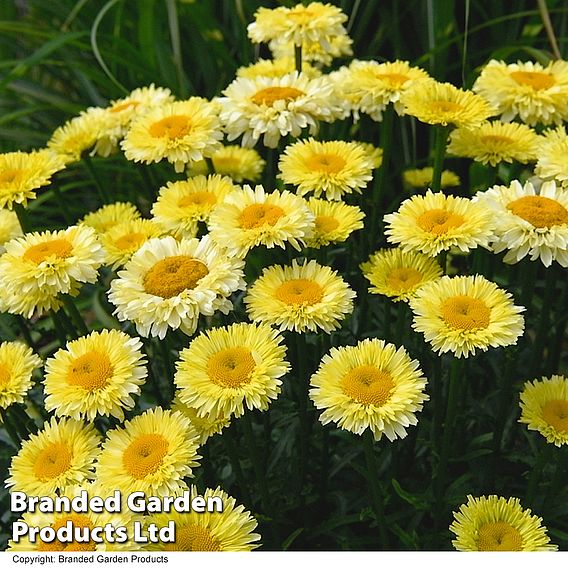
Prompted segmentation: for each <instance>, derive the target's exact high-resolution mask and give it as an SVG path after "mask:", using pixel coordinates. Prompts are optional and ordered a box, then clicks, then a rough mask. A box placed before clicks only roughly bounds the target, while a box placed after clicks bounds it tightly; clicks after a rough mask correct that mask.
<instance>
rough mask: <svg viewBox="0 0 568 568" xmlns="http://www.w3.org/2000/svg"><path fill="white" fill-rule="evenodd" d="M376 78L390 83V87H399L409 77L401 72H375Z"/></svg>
mask: <svg viewBox="0 0 568 568" xmlns="http://www.w3.org/2000/svg"><path fill="white" fill-rule="evenodd" d="M376 77H377V79H381V80H383V81H386V82H387V83H390V84H391V86H392V87H394V88H395V89H396V88H400V87H402V85H404V83H406V81H408V79H409V77H407V76H406V75H403V74H402V73H377V75H376Z"/></svg>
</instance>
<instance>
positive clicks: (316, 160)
mask: <svg viewBox="0 0 568 568" xmlns="http://www.w3.org/2000/svg"><path fill="white" fill-rule="evenodd" d="M278 167H279V169H280V174H278V177H279V178H280V179H281V180H282V181H284V183H288V184H291V185H295V186H296V191H297V193H298V194H299V195H306V194H307V193H310V192H312V191H313V192H314V196H315V197H319V196H320V195H322V194H325V197H326V198H327V199H334V200H340V199H341V198H342V197H343V196H344V195H345V194H349V193H353V192H357V193H361V189H363V188H365V187H366V186H367V184H368V182H369V181H371V179H373V175H372V170H373V163H372V161H371V159H370V158H369V155H368V153H367V152H366V151H365V149H364V148H363V147H362V146H361V145H360V144H358V143H356V142H343V141H342V140H333V141H331V142H319V141H317V140H314V139H313V138H309V139H308V140H299V141H298V142H295V143H294V144H291V145H289V146H287V147H286V149H285V150H284V153H283V154H281V155H280V160H279V163H278Z"/></svg>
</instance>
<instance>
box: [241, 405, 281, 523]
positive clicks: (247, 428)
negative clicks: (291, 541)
mask: <svg viewBox="0 0 568 568" xmlns="http://www.w3.org/2000/svg"><path fill="white" fill-rule="evenodd" d="M241 423H242V425H243V430H244V432H245V439H246V442H247V446H248V450H249V456H250V458H251V461H252V465H253V468H254V474H255V477H256V482H257V483H258V487H259V488H260V500H261V503H262V509H263V511H264V514H265V515H267V516H271V515H272V514H273V511H272V507H271V504H270V493H269V491H268V484H267V483H266V475H265V472H264V471H263V468H262V457H261V455H260V453H259V449H260V448H259V446H258V444H257V443H256V440H255V436H254V432H253V429H252V418H251V412H250V411H248V412H247V411H245V413H244V414H243V416H242V418H241Z"/></svg>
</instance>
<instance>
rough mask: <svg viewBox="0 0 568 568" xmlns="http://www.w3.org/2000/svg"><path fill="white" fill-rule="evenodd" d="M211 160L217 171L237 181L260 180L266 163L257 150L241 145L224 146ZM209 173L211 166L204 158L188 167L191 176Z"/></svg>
mask: <svg viewBox="0 0 568 568" xmlns="http://www.w3.org/2000/svg"><path fill="white" fill-rule="evenodd" d="M211 161H212V162H213V168H214V169H215V173H217V174H219V175H222V176H229V177H230V178H232V179H233V180H234V181H235V182H237V183H241V182H243V181H244V180H249V181H258V180H259V179H260V176H261V175H262V171H263V170H264V166H265V165H266V161H265V160H263V159H262V158H261V157H260V154H259V153H258V152H257V151H256V150H254V149H253V148H243V147H241V146H223V147H221V148H219V150H217V151H216V152H215V153H214V154H213V155H212V156H211ZM208 173H209V166H208V165H207V163H206V162H205V161H204V160H201V161H200V162H192V163H190V164H189V166H188V168H187V174H188V175H190V176H195V175H205V176H206V175H207V174H208Z"/></svg>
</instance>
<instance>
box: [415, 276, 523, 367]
mask: <svg viewBox="0 0 568 568" xmlns="http://www.w3.org/2000/svg"><path fill="white" fill-rule="evenodd" d="M410 307H411V308H412V311H413V313H414V321H413V323H412V327H413V329H414V330H415V331H417V332H419V333H422V334H423V335H424V339H425V340H426V341H427V342H428V343H430V344H431V345H432V349H433V350H434V351H435V352H437V353H446V352H448V351H451V352H452V353H453V354H454V355H455V356H456V357H468V356H469V355H470V354H472V355H474V354H475V352H476V350H481V351H487V349H489V347H501V346H507V345H515V344H516V343H517V339H518V338H519V337H520V336H521V335H522V334H523V331H524V318H523V316H522V315H521V312H523V311H524V310H525V308H523V307H522V306H515V305H514V304H513V298H512V296H511V294H509V292H506V291H505V290H502V289H501V288H499V287H498V286H497V284H495V283H493V282H490V281H489V280H487V279H485V278H484V277H483V276H480V275H479V274H477V275H475V276H456V277H453V278H451V277H449V276H443V277H442V278H438V279H437V280H433V281H432V282H427V283H426V284H424V285H423V286H421V287H420V288H419V289H418V290H417V291H416V293H415V295H414V297H413V298H411V299H410Z"/></svg>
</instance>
